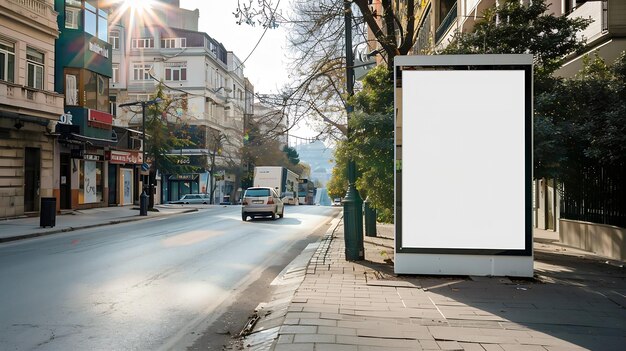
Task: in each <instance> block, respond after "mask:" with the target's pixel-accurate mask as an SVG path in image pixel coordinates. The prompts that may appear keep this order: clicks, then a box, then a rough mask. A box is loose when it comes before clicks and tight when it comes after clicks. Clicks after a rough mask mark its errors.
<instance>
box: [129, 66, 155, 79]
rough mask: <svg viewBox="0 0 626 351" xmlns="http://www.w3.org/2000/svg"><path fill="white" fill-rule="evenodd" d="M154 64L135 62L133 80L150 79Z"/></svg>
mask: <svg viewBox="0 0 626 351" xmlns="http://www.w3.org/2000/svg"><path fill="white" fill-rule="evenodd" d="M151 69H152V65H149V64H145V63H135V64H133V80H150V79H152V78H151V77H150V70H151Z"/></svg>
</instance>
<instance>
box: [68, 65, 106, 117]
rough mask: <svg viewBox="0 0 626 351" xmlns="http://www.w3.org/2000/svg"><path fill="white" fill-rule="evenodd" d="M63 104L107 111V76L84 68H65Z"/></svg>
mask: <svg viewBox="0 0 626 351" xmlns="http://www.w3.org/2000/svg"><path fill="white" fill-rule="evenodd" d="M64 73H65V92H64V93H65V104H66V105H68V106H83V107H86V108H89V109H92V110H98V111H102V112H109V111H110V106H109V78H108V77H105V76H102V75H99V74H97V73H95V72H92V71H89V70H87V69H84V68H65V70H64Z"/></svg>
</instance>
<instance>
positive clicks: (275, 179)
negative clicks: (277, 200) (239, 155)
mask: <svg viewBox="0 0 626 351" xmlns="http://www.w3.org/2000/svg"><path fill="white" fill-rule="evenodd" d="M298 179H299V176H298V175H297V174H296V173H294V172H292V171H290V170H288V169H287V168H285V167H280V166H260V167H254V181H253V183H252V184H253V186H255V187H270V188H272V189H274V190H276V192H277V193H278V194H279V195H280V197H281V199H283V202H284V203H285V204H289V205H296V204H298V200H297V199H298V197H297V196H298Z"/></svg>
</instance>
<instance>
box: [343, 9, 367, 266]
mask: <svg viewBox="0 0 626 351" xmlns="http://www.w3.org/2000/svg"><path fill="white" fill-rule="evenodd" d="M343 6H344V21H345V26H346V88H347V89H346V90H347V92H348V98H350V97H351V96H352V95H354V67H353V66H354V57H352V9H351V2H350V1H349V0H344V2H343ZM352 109H353V108H352V106H351V105H350V103H349V102H347V103H346V112H347V116H348V121H349V120H350V114H351V113H352ZM350 134H351V133H350V128H349V127H348V142H350ZM355 183H356V164H355V162H354V160H353V159H350V161H349V162H348V191H347V192H346V197H345V198H344V200H343V216H344V219H343V229H344V240H345V246H346V260H347V261H359V260H363V259H364V258H365V250H364V248H363V200H362V199H361V196H359V191H358V190H357V189H356V185H355Z"/></svg>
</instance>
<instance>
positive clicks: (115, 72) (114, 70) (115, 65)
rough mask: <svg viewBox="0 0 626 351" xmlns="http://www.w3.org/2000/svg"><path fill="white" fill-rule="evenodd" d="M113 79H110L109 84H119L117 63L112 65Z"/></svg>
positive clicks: (118, 66)
mask: <svg viewBox="0 0 626 351" xmlns="http://www.w3.org/2000/svg"><path fill="white" fill-rule="evenodd" d="M112 70H113V77H111V83H119V82H120V65H119V64H118V63H114V64H113V65H112Z"/></svg>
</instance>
